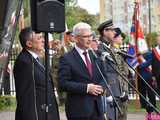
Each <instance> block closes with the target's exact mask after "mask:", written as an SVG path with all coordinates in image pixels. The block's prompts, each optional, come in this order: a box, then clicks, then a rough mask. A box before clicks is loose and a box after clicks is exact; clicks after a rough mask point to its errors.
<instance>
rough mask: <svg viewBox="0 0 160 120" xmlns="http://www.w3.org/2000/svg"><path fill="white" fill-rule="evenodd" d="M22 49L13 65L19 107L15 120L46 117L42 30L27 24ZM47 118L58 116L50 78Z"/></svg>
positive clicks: (42, 119)
mask: <svg viewBox="0 0 160 120" xmlns="http://www.w3.org/2000/svg"><path fill="white" fill-rule="evenodd" d="M19 39H20V43H21V45H22V48H23V50H22V51H21V53H20V54H19V55H18V57H17V59H16V62H15V66H14V77H15V87H16V99H17V109H16V117H15V120H45V118H46V117H45V115H46V97H45V96H46V87H45V83H46V81H45V68H44V66H43V65H42V64H41V63H40V62H39V60H38V59H39V55H40V53H41V51H42V50H43V48H44V38H43V36H42V34H41V33H35V32H34V31H32V30H31V28H29V27H27V28H24V29H23V30H22V31H21V32H20V34H19ZM47 91H48V106H49V107H48V120H59V113H58V107H57V103H56V99H55V94H54V86H53V83H52V80H51V79H49V80H48V90H47Z"/></svg>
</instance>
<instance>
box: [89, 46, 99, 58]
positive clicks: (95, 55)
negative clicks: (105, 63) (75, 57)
mask: <svg viewBox="0 0 160 120" xmlns="http://www.w3.org/2000/svg"><path fill="white" fill-rule="evenodd" d="M89 51H91V53H92V55H93V56H94V58H95V59H97V58H98V56H97V54H96V53H95V51H94V50H93V49H91V48H89Z"/></svg>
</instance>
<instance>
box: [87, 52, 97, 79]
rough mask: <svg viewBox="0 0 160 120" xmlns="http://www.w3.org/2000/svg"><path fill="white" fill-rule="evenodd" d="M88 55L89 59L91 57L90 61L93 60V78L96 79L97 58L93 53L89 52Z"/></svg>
mask: <svg viewBox="0 0 160 120" xmlns="http://www.w3.org/2000/svg"><path fill="white" fill-rule="evenodd" d="M88 54H89V57H90V60H91V63H92V77H94V75H96V71H95V68H96V64H95V58H94V56H93V54H92V53H91V51H88Z"/></svg>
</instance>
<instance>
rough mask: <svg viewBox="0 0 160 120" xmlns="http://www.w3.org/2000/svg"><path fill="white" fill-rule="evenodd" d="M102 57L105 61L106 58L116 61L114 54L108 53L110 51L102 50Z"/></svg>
mask: <svg viewBox="0 0 160 120" xmlns="http://www.w3.org/2000/svg"><path fill="white" fill-rule="evenodd" d="M101 59H102V60H103V61H105V60H106V59H107V60H109V61H112V62H114V60H113V59H112V56H111V55H110V54H109V53H108V52H102V53H101Z"/></svg>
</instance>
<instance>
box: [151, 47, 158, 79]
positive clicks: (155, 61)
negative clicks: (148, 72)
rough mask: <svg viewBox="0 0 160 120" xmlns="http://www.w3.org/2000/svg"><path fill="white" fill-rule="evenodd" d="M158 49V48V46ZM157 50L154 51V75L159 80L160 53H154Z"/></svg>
mask: <svg viewBox="0 0 160 120" xmlns="http://www.w3.org/2000/svg"><path fill="white" fill-rule="evenodd" d="M157 47H158V46H157ZM154 50H156V48H153V49H152V73H153V75H154V76H155V77H156V78H157V80H159V78H160V60H159V59H158V57H159V53H158V51H157V53H156V52H155V51H154Z"/></svg>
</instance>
